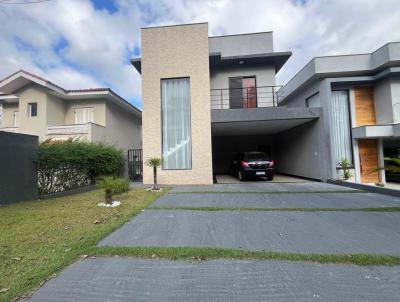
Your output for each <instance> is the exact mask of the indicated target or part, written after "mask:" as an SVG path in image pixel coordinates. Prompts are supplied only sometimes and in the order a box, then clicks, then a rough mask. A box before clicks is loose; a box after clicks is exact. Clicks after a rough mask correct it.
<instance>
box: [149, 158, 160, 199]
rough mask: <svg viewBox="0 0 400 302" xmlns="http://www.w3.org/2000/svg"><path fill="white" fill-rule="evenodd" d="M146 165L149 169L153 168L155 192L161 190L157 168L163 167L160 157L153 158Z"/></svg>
mask: <svg viewBox="0 0 400 302" xmlns="http://www.w3.org/2000/svg"><path fill="white" fill-rule="evenodd" d="M146 165H147V166H148V167H153V187H152V189H153V190H156V191H158V190H160V186H159V185H158V183H157V167H159V166H160V165H161V159H159V158H158V157H152V158H149V159H147V160H146Z"/></svg>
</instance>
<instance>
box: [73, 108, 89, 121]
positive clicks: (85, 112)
mask: <svg viewBox="0 0 400 302" xmlns="http://www.w3.org/2000/svg"><path fill="white" fill-rule="evenodd" d="M74 115H75V124H86V123H93V107H85V108H75V109H74Z"/></svg>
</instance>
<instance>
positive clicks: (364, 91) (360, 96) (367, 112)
mask: <svg viewBox="0 0 400 302" xmlns="http://www.w3.org/2000/svg"><path fill="white" fill-rule="evenodd" d="M354 99H355V109H356V125H357V126H358V127H359V126H365V125H375V124H376V117H375V102H374V87H372V86H360V87H354Z"/></svg>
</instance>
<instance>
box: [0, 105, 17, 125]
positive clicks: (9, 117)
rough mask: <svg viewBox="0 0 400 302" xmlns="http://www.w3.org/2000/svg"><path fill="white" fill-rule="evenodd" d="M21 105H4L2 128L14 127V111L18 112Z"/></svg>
mask: <svg viewBox="0 0 400 302" xmlns="http://www.w3.org/2000/svg"><path fill="white" fill-rule="evenodd" d="M18 108H19V103H18V102H13V103H3V121H2V127H14V111H18V110H19V109H18Z"/></svg>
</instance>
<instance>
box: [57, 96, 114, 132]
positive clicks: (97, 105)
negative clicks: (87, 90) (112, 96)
mask: <svg viewBox="0 0 400 302" xmlns="http://www.w3.org/2000/svg"><path fill="white" fill-rule="evenodd" d="M85 107H93V123H96V124H99V125H102V126H105V125H106V100H68V101H67V102H66V115H65V124H66V125H73V124H75V115H74V109H75V108H85Z"/></svg>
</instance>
